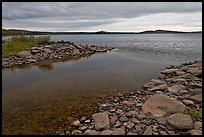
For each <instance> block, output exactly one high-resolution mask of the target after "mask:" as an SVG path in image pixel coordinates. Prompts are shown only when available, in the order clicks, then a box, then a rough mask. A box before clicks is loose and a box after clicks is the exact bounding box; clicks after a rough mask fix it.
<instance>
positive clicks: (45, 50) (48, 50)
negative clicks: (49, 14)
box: [43, 48, 52, 54]
mask: <svg viewBox="0 0 204 137" xmlns="http://www.w3.org/2000/svg"><path fill="white" fill-rule="evenodd" d="M43 51H44V52H45V53H48V54H50V53H52V51H51V50H50V49H47V48H45V49H43Z"/></svg>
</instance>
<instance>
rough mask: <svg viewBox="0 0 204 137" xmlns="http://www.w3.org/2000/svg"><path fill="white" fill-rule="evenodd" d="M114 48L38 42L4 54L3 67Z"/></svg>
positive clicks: (59, 42) (83, 54) (81, 55)
mask: <svg viewBox="0 0 204 137" xmlns="http://www.w3.org/2000/svg"><path fill="white" fill-rule="evenodd" d="M112 49H114V48H112V47H104V46H95V45H85V46H83V45H76V44H74V43H72V42H69V41H58V42H47V43H43V44H38V45H35V46H34V47H32V48H31V49H27V50H23V51H21V52H19V53H17V54H15V55H11V56H9V57H7V58H6V57H3V56H2V68H9V67H14V66H20V65H24V64H36V63H38V62H39V61H44V60H48V59H52V60H59V59H63V58H65V57H75V56H79V57H83V56H86V55H88V56H90V55H92V54H95V53H100V52H107V51H110V50H112Z"/></svg>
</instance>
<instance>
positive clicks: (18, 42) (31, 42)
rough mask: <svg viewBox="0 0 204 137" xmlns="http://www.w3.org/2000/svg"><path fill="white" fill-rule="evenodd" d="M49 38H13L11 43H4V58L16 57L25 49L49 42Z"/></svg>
mask: <svg viewBox="0 0 204 137" xmlns="http://www.w3.org/2000/svg"><path fill="white" fill-rule="evenodd" d="M49 40H50V39H49V37H45V36H43V37H34V36H20V37H12V38H11V40H9V41H6V40H4V41H2V54H3V56H4V57H8V56H10V55H14V54H16V53H18V52H20V51H22V50H24V49H29V48H31V47H33V46H35V45H36V44H40V43H45V42H48V41H49Z"/></svg>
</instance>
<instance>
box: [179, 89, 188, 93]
mask: <svg viewBox="0 0 204 137" xmlns="http://www.w3.org/2000/svg"><path fill="white" fill-rule="evenodd" d="M178 93H180V94H187V93H188V91H187V90H179V91H178Z"/></svg>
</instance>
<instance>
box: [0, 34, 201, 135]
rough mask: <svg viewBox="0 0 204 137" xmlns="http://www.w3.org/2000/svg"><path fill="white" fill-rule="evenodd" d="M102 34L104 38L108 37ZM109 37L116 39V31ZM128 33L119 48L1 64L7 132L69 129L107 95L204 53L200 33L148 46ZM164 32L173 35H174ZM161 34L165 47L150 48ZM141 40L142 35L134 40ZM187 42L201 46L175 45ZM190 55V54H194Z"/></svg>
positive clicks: (138, 84) (136, 85) (137, 86)
mask: <svg viewBox="0 0 204 137" xmlns="http://www.w3.org/2000/svg"><path fill="white" fill-rule="evenodd" d="M154 36H155V35H154ZM154 36H151V37H154ZM179 36H180V35H179ZM75 37H77V38H79V37H80V36H75ZM87 37H89V36H87ZM97 37H99V36H97ZM104 37H106V38H103V39H104V40H106V39H109V38H107V36H104ZM111 37H112V38H111V39H113V38H114V39H116V40H117V39H118V37H117V36H116V35H114V36H111ZM124 37H125V39H124V40H125V41H124V43H127V47H126V46H118V47H117V46H115V47H116V50H113V51H111V52H108V53H103V54H94V55H92V56H90V57H84V58H75V59H71V60H67V61H63V62H62V61H59V62H54V63H52V61H46V62H42V63H41V64H40V65H28V66H25V67H23V68H11V69H2V120H3V121H2V122H3V123H2V127H3V129H2V132H3V134H18V135H19V134H47V133H50V132H51V131H53V130H56V129H58V128H59V127H62V128H69V124H70V122H72V121H73V120H74V119H76V118H80V117H81V116H83V115H88V116H91V114H92V113H93V112H94V111H95V110H96V106H97V104H99V103H100V102H102V101H103V100H104V99H106V98H107V97H108V96H110V95H113V94H118V93H127V92H131V91H135V90H138V89H140V88H141V87H142V86H143V85H144V84H145V83H146V82H148V81H149V80H150V79H152V78H158V77H159V76H160V70H161V69H162V68H164V67H165V66H167V65H174V64H179V63H183V62H185V61H186V60H188V61H191V60H195V59H197V57H201V56H202V51H201V50H199V49H202V48H201V47H202V46H201V45H202V39H201V38H200V36H199V37H198V38H197V37H192V38H191V39H190V40H189V36H182V38H180V41H179V40H178V39H179V38H178V37H177V39H176V41H173V42H172V39H170V41H171V44H169V45H168V44H167V46H165V44H166V41H164V39H165V37H164V38H162V39H161V38H157V37H156V38H154V39H153V40H151V39H150V38H149V37H147V38H146V39H147V41H146V44H147V46H145V41H143V42H144V46H143V47H140V46H137V44H136V46H135V47H134V46H128V45H131V43H129V44H128V41H129V42H131V38H132V39H133V38H134V37H133V36H130V37H126V36H124ZM166 37H167V38H168V39H169V37H170V36H166ZM173 37H174V38H175V36H173ZM180 37H181V36H180ZM119 38H121V36H119ZM167 38H166V39H167ZM82 39H83V38H82ZM90 39H93V38H92V37H91V38H90ZM127 39H128V40H127ZM129 39H130V40H129ZM144 39H145V38H143V40H144ZM159 39H161V41H163V44H164V46H163V47H162V46H156V47H155V48H152V47H151V46H150V45H148V43H149V42H150V43H153V45H155V43H158V41H159ZM64 40H68V39H66V38H64ZM87 40H89V39H87ZM116 40H115V41H116ZM137 40H138V38H136V40H135V41H137ZM161 41H159V42H161ZM186 41H187V42H189V41H190V42H191V46H197V47H198V48H195V49H194V48H192V53H191V51H190V50H187V51H188V52H189V53H191V54H187V51H185V50H179V49H174V48H173V47H175V43H176V44H177V48H178V47H179V45H181V48H180V49H182V43H187V42H186ZM89 42H90V41H89ZM89 42H87V43H89ZM92 42H93V41H92ZM200 42H201V44H200ZM90 43H91V42H90ZM119 43H120V44H121V43H123V40H122V39H120V41H119ZM161 43H162V42H161ZM161 43H159V44H161ZM172 43H173V44H172ZM96 44H97V43H96ZM102 45H103V44H102ZM106 45H107V44H106ZM109 45H110V46H111V43H109ZM113 45H114V44H113ZM132 45H134V41H133V40H132ZM171 45H172V48H170V46H171ZM159 48H161V49H159ZM187 48H190V46H187ZM165 49H166V50H165ZM184 49H185V48H184ZM133 53H134V54H133ZM188 55H191V56H190V59H188ZM158 57H159V58H158Z"/></svg>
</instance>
